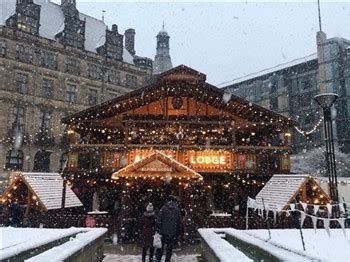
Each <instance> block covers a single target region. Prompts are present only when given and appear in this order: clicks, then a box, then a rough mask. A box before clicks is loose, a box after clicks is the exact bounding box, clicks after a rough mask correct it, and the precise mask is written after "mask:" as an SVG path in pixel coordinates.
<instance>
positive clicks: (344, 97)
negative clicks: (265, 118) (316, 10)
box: [224, 32, 350, 152]
mask: <svg viewBox="0 0 350 262" xmlns="http://www.w3.org/2000/svg"><path fill="white" fill-rule="evenodd" d="M317 38H318V45H317V46H318V52H317V53H315V54H312V55H309V56H306V57H303V58H300V59H296V60H293V61H290V62H288V63H284V64H281V65H278V66H275V67H272V68H268V69H265V70H262V71H259V72H257V73H253V74H249V75H247V76H245V77H241V78H237V79H234V80H232V81H230V82H228V83H226V84H227V86H226V87H224V88H225V89H226V90H227V91H228V92H232V93H233V94H236V95H238V96H240V97H243V98H246V99H247V100H250V101H252V102H255V103H258V104H260V105H261V106H263V107H265V108H268V109H270V110H273V111H276V112H278V113H280V114H282V115H284V116H287V117H291V118H293V119H294V120H296V121H298V122H299V124H300V127H299V128H300V129H299V131H301V132H298V131H297V130H296V129H294V131H293V132H292V134H291V135H292V148H293V150H294V151H295V152H298V151H300V150H303V149H309V148H312V147H315V146H320V145H323V144H324V142H323V139H324V138H323V128H322V125H323V123H321V117H322V110H320V108H319V107H318V106H317V104H316V103H315V102H314V101H313V97H314V96H315V95H316V94H318V93H323V92H334V93H337V94H339V98H338V100H337V102H336V104H335V105H336V107H335V108H336V121H335V123H334V124H335V130H336V132H335V133H336V134H335V135H336V139H337V141H338V144H339V146H340V147H341V149H343V150H344V151H350V41H349V40H346V39H343V38H339V37H336V38H330V39H327V38H326V36H325V34H324V33H323V32H319V33H318V37H317ZM303 131H306V132H303ZM308 131H310V132H308ZM311 131H314V132H311ZM309 133H310V134H309Z"/></svg>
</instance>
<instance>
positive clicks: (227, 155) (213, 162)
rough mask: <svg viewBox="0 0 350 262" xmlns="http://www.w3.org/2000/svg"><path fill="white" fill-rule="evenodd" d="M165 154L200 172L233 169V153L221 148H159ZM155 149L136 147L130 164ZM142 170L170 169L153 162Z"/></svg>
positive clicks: (131, 153) (129, 159)
mask: <svg viewBox="0 0 350 262" xmlns="http://www.w3.org/2000/svg"><path fill="white" fill-rule="evenodd" d="M159 151H160V152H162V153H163V154H164V155H166V156H168V157H170V158H173V159H175V160H177V161H179V162H180V163H182V164H184V165H186V166H188V167H190V168H192V169H193V170H195V171H198V172H226V171H231V170H232V153H231V152H229V151H221V150H204V151H194V150H188V151H182V152H181V151H180V152H178V151H175V150H159ZM153 152H154V151H153V150H142V149H136V150H133V151H130V152H129V153H128V162H129V164H133V163H136V162H138V161H140V160H142V159H144V158H145V157H147V156H149V155H150V154H152V153H153ZM140 171H163V172H166V171H169V167H166V166H160V165H159V166H157V165H154V164H152V165H151V166H150V167H144V169H143V170H140Z"/></svg>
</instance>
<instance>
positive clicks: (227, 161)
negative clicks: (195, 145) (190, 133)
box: [184, 150, 232, 172]
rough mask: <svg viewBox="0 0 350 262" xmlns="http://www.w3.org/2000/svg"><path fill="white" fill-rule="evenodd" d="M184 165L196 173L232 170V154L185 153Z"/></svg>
mask: <svg viewBox="0 0 350 262" xmlns="http://www.w3.org/2000/svg"><path fill="white" fill-rule="evenodd" d="M184 154H185V161H184V162H185V163H184V164H186V165H188V166H190V167H191V168H193V169H194V170H196V171H203V172H205V171H208V172H220V170H221V171H224V170H230V169H231V168H232V154H231V152H227V151H219V150H204V151H186V152H184Z"/></svg>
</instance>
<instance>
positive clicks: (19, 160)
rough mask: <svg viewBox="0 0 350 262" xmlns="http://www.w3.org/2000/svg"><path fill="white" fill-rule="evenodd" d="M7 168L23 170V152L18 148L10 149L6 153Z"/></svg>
mask: <svg viewBox="0 0 350 262" xmlns="http://www.w3.org/2000/svg"><path fill="white" fill-rule="evenodd" d="M5 168H6V169H11V170H22V168H23V152H22V151H21V150H16V149H12V150H9V151H8V152H7V155H6V164H5Z"/></svg>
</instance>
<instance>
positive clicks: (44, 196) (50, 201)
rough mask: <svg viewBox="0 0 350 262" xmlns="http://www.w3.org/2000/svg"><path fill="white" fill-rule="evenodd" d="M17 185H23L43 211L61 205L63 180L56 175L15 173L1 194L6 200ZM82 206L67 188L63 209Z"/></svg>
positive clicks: (57, 207)
mask: <svg viewBox="0 0 350 262" xmlns="http://www.w3.org/2000/svg"><path fill="white" fill-rule="evenodd" d="M18 183H24V184H25V185H26V186H27V188H28V190H29V191H30V192H31V193H32V194H33V195H35V196H37V200H38V202H39V205H40V206H41V207H42V208H43V209H44V210H45V211H48V210H52V209H59V208H61V204H62V190H63V179H62V177H61V175H60V174H58V173H16V174H15V178H14V180H13V181H12V183H11V184H10V186H9V187H8V188H7V189H6V190H5V192H4V193H3V194H2V196H1V198H2V199H6V198H7V195H8V194H9V192H10V191H11V190H15V186H16V185H17V184H18ZM79 206H83V204H82V203H81V202H80V200H79V199H78V197H77V196H76V195H75V193H74V192H73V191H72V190H71V189H70V187H67V189H66V201H65V207H66V208H70V207H79Z"/></svg>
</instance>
